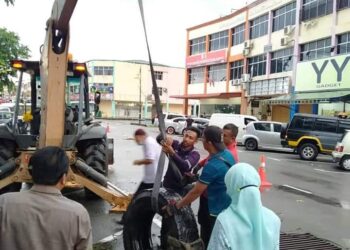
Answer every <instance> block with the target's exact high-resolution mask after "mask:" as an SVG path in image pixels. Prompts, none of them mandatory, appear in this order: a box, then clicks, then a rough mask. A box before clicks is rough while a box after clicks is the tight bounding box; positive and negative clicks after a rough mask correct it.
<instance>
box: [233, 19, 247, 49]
mask: <svg viewBox="0 0 350 250" xmlns="http://www.w3.org/2000/svg"><path fill="white" fill-rule="evenodd" d="M243 42H244V23H243V24H241V25H239V26H237V27H234V28H233V29H232V46H233V45H237V44H241V43H243Z"/></svg>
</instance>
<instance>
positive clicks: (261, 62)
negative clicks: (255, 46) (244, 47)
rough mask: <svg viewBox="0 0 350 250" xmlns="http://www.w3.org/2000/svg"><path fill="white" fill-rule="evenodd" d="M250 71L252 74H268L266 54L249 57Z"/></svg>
mask: <svg viewBox="0 0 350 250" xmlns="http://www.w3.org/2000/svg"><path fill="white" fill-rule="evenodd" d="M248 73H249V74H250V75H251V76H261V75H265V74H266V55H265V54H264V55H260V56H254V57H251V58H248Z"/></svg>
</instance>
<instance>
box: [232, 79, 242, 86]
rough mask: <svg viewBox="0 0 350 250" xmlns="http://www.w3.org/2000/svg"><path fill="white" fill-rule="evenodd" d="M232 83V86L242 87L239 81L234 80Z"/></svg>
mask: <svg viewBox="0 0 350 250" xmlns="http://www.w3.org/2000/svg"><path fill="white" fill-rule="evenodd" d="M230 82H231V85H232V86H239V85H240V82H239V79H233V80H231V81H230Z"/></svg>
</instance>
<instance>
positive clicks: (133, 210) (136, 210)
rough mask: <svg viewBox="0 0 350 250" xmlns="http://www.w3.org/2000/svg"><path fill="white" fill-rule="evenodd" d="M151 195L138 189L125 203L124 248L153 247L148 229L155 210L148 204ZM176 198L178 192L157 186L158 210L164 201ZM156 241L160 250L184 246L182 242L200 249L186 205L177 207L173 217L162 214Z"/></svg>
mask: <svg viewBox="0 0 350 250" xmlns="http://www.w3.org/2000/svg"><path fill="white" fill-rule="evenodd" d="M151 195H152V191H151V190H145V191H142V192H140V193H139V194H137V195H136V196H135V197H134V198H133V200H132V201H131V203H130V204H129V207H128V211H127V212H126V213H125V224H124V229H123V241H124V249H126V250H135V249H154V246H153V243H152V238H151V236H152V232H151V231H152V230H151V228H152V220H153V217H154V215H155V212H154V211H153V210H152V206H151ZM179 199H181V197H180V196H179V195H178V194H176V193H174V192H171V191H169V190H166V189H163V188H161V189H160V192H159V198H158V209H159V211H162V208H163V207H164V206H165V205H167V204H168V201H170V200H179ZM161 215H163V214H161ZM160 243H161V249H188V248H185V245H187V246H188V245H191V246H192V248H191V249H198V250H200V249H204V247H203V243H202V241H201V240H200V238H199V236H198V229H197V223H196V219H195V217H194V214H193V211H192V209H191V207H190V206H187V207H184V208H182V209H180V210H177V211H176V212H175V214H174V215H173V216H170V217H166V218H165V217H163V219H162V228H161V236H160Z"/></svg>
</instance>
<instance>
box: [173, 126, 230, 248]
mask: <svg viewBox="0 0 350 250" xmlns="http://www.w3.org/2000/svg"><path fill="white" fill-rule="evenodd" d="M203 146H204V149H205V150H207V151H208V152H209V154H210V156H209V159H208V162H207V163H206V165H205V167H204V168H203V172H202V174H201V176H200V177H199V181H197V183H196V185H195V186H194V188H193V189H192V190H191V191H190V192H189V193H188V194H187V195H186V196H185V197H184V198H183V199H182V200H180V201H179V202H177V203H176V205H175V207H176V208H177V209H180V208H182V207H184V206H186V205H189V204H191V203H192V202H193V201H194V200H195V199H197V198H198V197H199V196H200V195H201V194H202V193H203V192H204V191H205V190H206V189H208V206H209V213H210V215H209V218H208V224H209V225H210V227H209V228H207V230H203V231H202V232H201V237H202V239H203V241H204V243H205V244H206V246H207V244H208V242H209V239H210V234H211V231H212V230H213V227H214V224H215V220H216V217H217V216H218V215H219V213H221V212H222V211H223V210H224V209H226V208H227V207H228V206H229V205H230V203H231V199H230V197H229V196H228V195H227V193H226V185H225V181H224V180H225V175H226V173H227V171H228V170H229V168H230V167H231V166H232V165H234V164H235V160H234V158H233V156H232V154H231V153H230V152H229V151H228V150H226V147H225V145H224V143H223V133H222V129H221V128H219V127H217V126H208V127H207V128H206V129H205V130H204V132H203Z"/></svg>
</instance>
